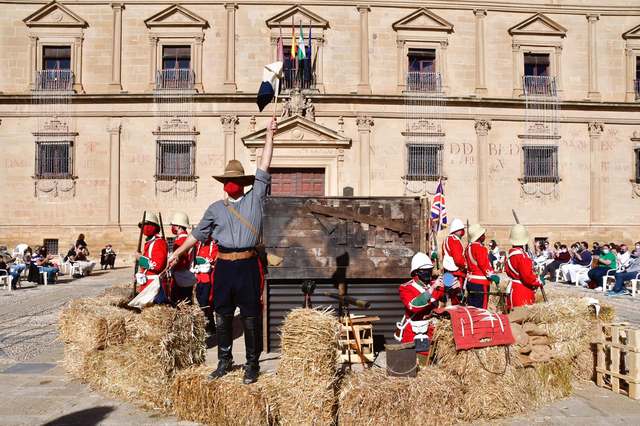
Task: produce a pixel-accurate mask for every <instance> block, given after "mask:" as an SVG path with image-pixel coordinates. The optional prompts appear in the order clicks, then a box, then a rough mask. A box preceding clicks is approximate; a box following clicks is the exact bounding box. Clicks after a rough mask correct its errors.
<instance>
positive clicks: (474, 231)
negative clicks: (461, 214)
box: [469, 223, 487, 242]
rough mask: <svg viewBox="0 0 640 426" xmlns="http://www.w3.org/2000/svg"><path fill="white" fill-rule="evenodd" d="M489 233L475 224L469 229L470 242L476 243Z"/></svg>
mask: <svg viewBox="0 0 640 426" xmlns="http://www.w3.org/2000/svg"><path fill="white" fill-rule="evenodd" d="M486 232H487V230H486V229H484V228H483V227H482V226H480V224H478V223H474V224H473V225H471V226H470V227H469V241H471V242H475V241H478V240H479V239H480V237H482V236H483V235H484V234H485V233H486Z"/></svg>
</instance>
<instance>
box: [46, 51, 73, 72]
mask: <svg viewBox="0 0 640 426" xmlns="http://www.w3.org/2000/svg"><path fill="white" fill-rule="evenodd" d="M42 69H43V70H70V69H71V46H43V47H42Z"/></svg>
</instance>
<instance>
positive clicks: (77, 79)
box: [73, 37, 84, 93]
mask: <svg viewBox="0 0 640 426" xmlns="http://www.w3.org/2000/svg"><path fill="white" fill-rule="evenodd" d="M73 55H74V59H73V90H74V91H75V92H76V93H84V89H83V88H82V37H75V38H74V39H73Z"/></svg>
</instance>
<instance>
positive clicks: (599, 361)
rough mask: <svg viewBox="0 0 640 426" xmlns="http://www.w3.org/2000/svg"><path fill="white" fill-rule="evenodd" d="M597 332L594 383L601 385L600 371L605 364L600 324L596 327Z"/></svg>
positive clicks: (605, 366) (602, 333) (603, 368)
mask: <svg viewBox="0 0 640 426" xmlns="http://www.w3.org/2000/svg"><path fill="white" fill-rule="evenodd" d="M598 333H599V336H598V344H597V345H596V385H598V386H599V387H603V386H604V374H603V373H602V370H605V369H606V368H607V365H606V356H605V352H604V344H603V342H604V341H605V335H604V329H603V327H602V326H599V327H598Z"/></svg>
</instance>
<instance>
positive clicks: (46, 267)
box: [29, 246, 60, 284]
mask: <svg viewBox="0 0 640 426" xmlns="http://www.w3.org/2000/svg"><path fill="white" fill-rule="evenodd" d="M53 257H54V256H53V255H52V254H49V252H48V251H47V247H45V246H41V247H40V248H39V249H38V250H36V253H35V254H34V255H33V257H32V258H31V264H32V265H33V266H35V267H36V268H37V271H36V274H37V275H36V277H35V280H33V278H34V277H33V268H32V269H30V270H29V281H34V282H37V283H39V284H43V283H42V282H41V277H40V272H46V274H47V281H48V282H49V283H54V282H55V281H56V275H57V274H58V272H60V269H59V268H58V267H56V266H55V265H54V264H53V263H52V260H53Z"/></svg>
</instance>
